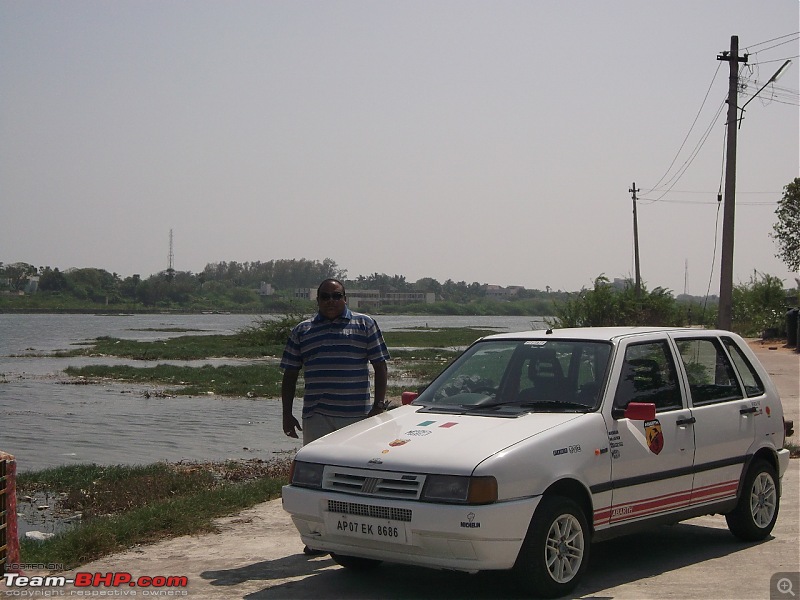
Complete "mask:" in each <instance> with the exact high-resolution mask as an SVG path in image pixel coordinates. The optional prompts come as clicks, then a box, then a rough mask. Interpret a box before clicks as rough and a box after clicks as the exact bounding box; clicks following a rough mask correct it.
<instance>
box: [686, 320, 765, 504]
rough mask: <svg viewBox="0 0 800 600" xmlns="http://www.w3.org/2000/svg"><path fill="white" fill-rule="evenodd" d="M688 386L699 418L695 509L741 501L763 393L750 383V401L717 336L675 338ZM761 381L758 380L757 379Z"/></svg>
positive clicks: (693, 411)
mask: <svg viewBox="0 0 800 600" xmlns="http://www.w3.org/2000/svg"><path fill="white" fill-rule="evenodd" d="M673 339H674V341H675V345H676V347H677V350H678V353H679V355H680V357H681V363H682V365H681V366H682V368H683V370H684V372H685V375H686V380H687V381H688V384H689V394H690V396H691V407H692V415H693V416H694V418H695V423H694V428H695V438H696V440H697V448H696V450H695V478H694V487H693V490H692V504H694V505H702V504H706V503H710V502H718V501H721V500H725V499H732V498H735V496H736V490H737V487H738V485H739V479H740V476H741V474H742V469H743V467H744V464H745V461H746V457H747V455H748V453H749V451H750V448H751V446H752V445H753V442H754V441H755V435H756V423H757V420H758V419H759V418H764V417H763V414H762V409H761V401H762V399H763V397H764V396H763V394H764V388H763V385H760V381H758V380H755V381H753V382H749V383H748V388H747V389H748V393H749V394H751V397H750V398H748V397H747V395H746V394H745V393H744V390H743V386H742V384H741V381H740V379H739V377H737V372H736V369H735V368H734V366H733V364H732V361H731V358H730V355H729V353H728V352H727V351H726V349H725V347H724V344H723V343H722V341H721V340H720V339H719V338H718V337H717V336H714V335H697V334H675V335H673ZM756 377H757V376H756Z"/></svg>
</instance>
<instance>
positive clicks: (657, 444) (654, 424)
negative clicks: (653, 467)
mask: <svg viewBox="0 0 800 600" xmlns="http://www.w3.org/2000/svg"><path fill="white" fill-rule="evenodd" d="M644 432H645V435H646V436H647V446H648V447H649V448H650V451H651V452H652V453H653V454H659V453H660V452H661V450H663V449H664V433H663V432H662V431H661V422H660V421H659V420H658V419H653V420H652V421H645V422H644Z"/></svg>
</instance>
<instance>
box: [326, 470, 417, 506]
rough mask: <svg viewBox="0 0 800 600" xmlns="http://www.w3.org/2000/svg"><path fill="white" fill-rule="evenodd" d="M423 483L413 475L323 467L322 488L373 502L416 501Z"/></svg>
mask: <svg viewBox="0 0 800 600" xmlns="http://www.w3.org/2000/svg"><path fill="white" fill-rule="evenodd" d="M424 483H425V476H424V475H419V474H416V473H394V472H389V471H375V470H371V469H352V468H348V467H337V466H333V465H329V466H327V467H325V475H324V477H323V480H322V488H323V489H325V490H331V491H334V492H343V493H347V494H358V495H362V496H373V497H376V498H392V499H402V500H417V499H419V497H420V494H421V493H422V485H423V484H424Z"/></svg>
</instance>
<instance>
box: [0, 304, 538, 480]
mask: <svg viewBox="0 0 800 600" xmlns="http://www.w3.org/2000/svg"><path fill="white" fill-rule="evenodd" d="M376 318H377V320H378V323H379V325H380V326H381V328H382V329H383V330H384V331H390V330H393V329H394V330H396V329H404V328H408V327H417V326H425V325H428V326H430V327H461V326H473V327H493V328H496V329H497V330H498V331H517V330H527V329H531V328H532V325H533V324H534V321H536V322H538V323H539V324H541V320H540V319H536V318H534V317H440V316H419V317H417V316H413V317H412V316H397V315H382V316H378V317H376ZM257 319H258V317H255V316H253V315H165V314H159V315H119V316H105V315H104V316H99V315H17V314H13V315H12V314H0V451H3V452H8V453H10V454H13V455H14V456H15V457H16V459H17V468H18V470H19V471H20V472H23V471H30V470H38V469H43V468H47V467H54V466H59V465H63V464H71V463H96V464H102V465H110V464H148V463H153V462H158V461H170V462H175V461H179V460H189V461H220V460H227V459H251V458H258V459H262V460H269V459H270V458H274V457H275V456H277V455H281V454H286V453H293V452H294V451H296V450H297V448H298V447H299V443H298V442H296V441H294V440H290V439H289V438H287V437H286V436H284V435H283V433H282V431H281V406H280V400H279V399H277V398H276V399H264V398H260V399H252V400H251V399H248V398H241V397H240V398H223V397H219V396H195V397H176V398H159V397H157V396H154V395H152V394H150V395H149V397H147V396H146V395H145V393H144V392H145V391H152V388H147V386H143V385H132V384H115V383H107V384H106V383H104V384H101V385H72V384H70V382H71V381H72V380H70V378H68V377H66V376H65V375H64V374H63V370H64V369H65V368H67V367H68V366H83V365H88V364H109V363H114V364H118V363H125V364H136V365H137V366H142V367H144V366H154V365H155V364H156V363H155V362H142V361H130V360H120V359H114V358H107V359H106V358H103V359H101V358H85V357H80V358H53V357H41V356H33V355H41V354H49V353H52V352H54V351H56V350H64V349H70V348H74V347H75V345H76V344H81V343H84V342H86V341H88V340H92V339H94V338H96V337H99V336H111V337H118V338H125V339H137V340H155V339H164V338H167V337H174V336H180V335H192V334H197V335H201V334H225V333H234V332H236V331H238V330H239V329H241V328H243V327H246V326H248V325H250V324H253V323H254V322H256V320H257ZM165 329H188V330H190V331H188V332H166V331H164V330H165ZM268 360H270V359H264V362H265V363H266V362H267V361H268ZM214 362H215V361H211V360H204V361H199V364H206V363H212V364H213V363H214ZM216 362H220V361H216ZM224 362H231V361H224ZM248 362H252V361H248ZM189 364H193V363H189ZM299 410H300V400H297V401H296V402H295V414H297V415H298V416H299Z"/></svg>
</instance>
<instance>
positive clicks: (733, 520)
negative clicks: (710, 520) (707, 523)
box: [725, 460, 780, 542]
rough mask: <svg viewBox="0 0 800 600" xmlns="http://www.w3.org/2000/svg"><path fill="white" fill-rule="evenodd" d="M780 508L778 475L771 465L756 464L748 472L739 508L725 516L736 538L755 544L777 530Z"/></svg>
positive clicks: (737, 506)
mask: <svg viewBox="0 0 800 600" xmlns="http://www.w3.org/2000/svg"><path fill="white" fill-rule="evenodd" d="M779 508H780V494H779V493H778V474H777V473H776V472H775V468H774V467H773V466H772V465H771V464H769V463H768V462H767V461H765V460H756V461H755V462H754V463H753V464H752V465H750V468H749V469H748V470H747V475H746V476H745V478H744V484H743V485H742V493H741V496H740V497H739V502H738V503H737V505H736V508H735V509H734V510H733V511H732V512H730V513H728V514H727V515H725V520H726V521H727V523H728V529H730V531H731V533H732V534H733V535H735V536H736V537H738V538H739V539H742V540H744V541H746V542H755V541H758V540H763V539H764V538H765V537H767V536H768V535H769V534H770V532H771V531H772V528H773V527H775V521H776V520H777V519H778V509H779Z"/></svg>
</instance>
